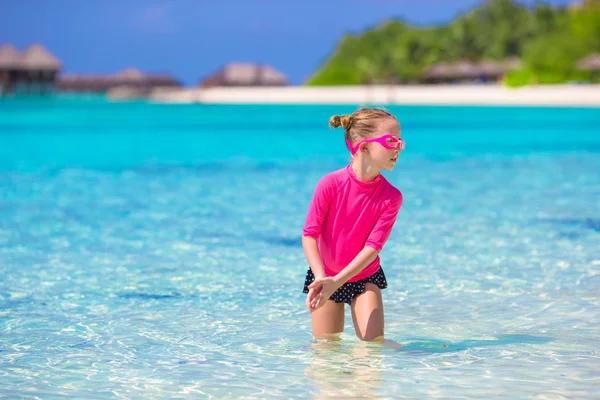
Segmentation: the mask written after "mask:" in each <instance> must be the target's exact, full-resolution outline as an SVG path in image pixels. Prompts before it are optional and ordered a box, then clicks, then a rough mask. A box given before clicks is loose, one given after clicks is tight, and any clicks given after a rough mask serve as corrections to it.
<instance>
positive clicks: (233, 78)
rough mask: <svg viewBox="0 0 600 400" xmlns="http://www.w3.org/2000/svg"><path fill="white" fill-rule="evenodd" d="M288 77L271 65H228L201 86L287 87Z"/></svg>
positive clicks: (205, 80)
mask: <svg viewBox="0 0 600 400" xmlns="http://www.w3.org/2000/svg"><path fill="white" fill-rule="evenodd" d="M286 85H288V80H287V77H286V76H285V75H284V74H283V73H281V72H279V71H277V70H276V69H274V68H273V67H271V66H269V65H257V64H250V63H232V64H227V65H226V66H225V67H223V68H221V69H220V70H219V71H217V72H216V73H214V74H212V75H210V76H209V77H208V78H206V79H204V80H203V81H202V82H201V83H200V86H203V87H211V86H286Z"/></svg>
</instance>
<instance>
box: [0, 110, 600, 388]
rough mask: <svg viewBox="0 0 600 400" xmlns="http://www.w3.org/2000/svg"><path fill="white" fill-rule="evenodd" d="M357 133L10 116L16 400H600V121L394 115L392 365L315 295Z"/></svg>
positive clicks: (92, 115)
mask: <svg viewBox="0 0 600 400" xmlns="http://www.w3.org/2000/svg"><path fill="white" fill-rule="evenodd" d="M353 109H354V107H349V106H337V107H336V106H225V105H211V106H206V105H152V104H146V103H120V104H110V103H106V102H104V101H103V100H101V99H97V98H89V99H76V98H70V99H69V98H63V99H41V100H20V101H17V100H13V101H4V102H0V397H2V396H6V397H8V398H38V397H39V398H59V397H62V396H68V397H71V398H114V397H121V398H144V399H146V398H347V397H351V396H355V397H374V398H404V397H406V398H473V397H479V398H511V399H514V398H540V399H542V398H548V399H550V398H551V399H560V398H580V399H585V398H589V399H592V398H597V397H598V390H599V386H598V384H599V382H600V372H599V371H600V350H599V347H600V200H599V199H600V173H599V171H600V110H599V109H576V108H491V107H405V106H403V107H389V109H390V110H391V111H392V112H394V113H395V114H396V115H397V116H398V117H399V119H400V121H401V123H402V126H403V129H404V131H403V137H404V138H405V140H406V143H407V149H406V151H405V152H404V153H403V154H402V156H401V158H400V161H399V162H398V165H397V167H396V170H395V171H393V172H391V173H385V175H386V177H387V178H388V179H389V180H390V181H391V182H392V183H393V184H394V185H396V186H397V187H398V188H400V189H401V190H402V192H403V194H404V205H403V208H402V210H401V211H400V215H399V218H398V222H397V224H396V227H395V229H394V232H393V233H392V235H391V237H390V239H389V242H388V244H387V246H386V248H385V249H384V251H383V252H382V254H381V257H382V265H383V267H384V270H385V273H386V275H387V279H388V283H389V288H388V289H386V290H385V291H384V292H383V296H384V307H385V316H386V337H387V338H388V339H389V340H393V341H394V342H397V343H399V344H401V345H402V347H401V348H400V349H393V348H389V347H382V346H380V345H375V344H366V343H361V342H359V341H357V340H356V339H355V337H354V333H353V327H352V324H351V318H350V314H349V309H347V312H346V329H345V332H344V334H343V335H342V339H343V340H342V341H341V342H337V343H315V342H313V341H312V338H311V328H310V316H309V314H308V312H307V311H306V309H305V306H304V294H302V292H301V291H302V284H303V282H304V274H305V271H306V262H305V260H304V256H303V252H302V248H301V246H300V234H301V230H302V226H303V222H304V216H305V212H306V208H307V206H308V202H309V201H310V197H311V195H312V191H313V189H314V186H315V184H316V182H317V180H318V179H319V178H320V177H321V176H322V175H324V174H326V173H328V172H330V171H332V170H334V169H336V168H340V167H342V166H343V165H345V163H346V162H347V160H348V154H347V152H346V151H345V149H344V144H343V139H342V134H341V132H340V131H330V130H329V129H328V128H327V121H328V119H329V117H330V116H331V115H332V114H334V113H342V112H350V111H352V110H353Z"/></svg>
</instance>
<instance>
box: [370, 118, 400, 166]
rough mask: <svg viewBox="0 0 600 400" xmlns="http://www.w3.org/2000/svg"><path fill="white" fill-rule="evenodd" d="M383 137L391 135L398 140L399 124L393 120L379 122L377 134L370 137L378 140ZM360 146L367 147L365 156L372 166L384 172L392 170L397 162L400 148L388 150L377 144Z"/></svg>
mask: <svg viewBox="0 0 600 400" xmlns="http://www.w3.org/2000/svg"><path fill="white" fill-rule="evenodd" d="M383 135H392V136H395V137H397V138H400V124H398V121H396V120H395V119H393V118H388V119H385V120H383V121H381V123H380V124H379V126H378V128H377V132H375V133H373V135H372V136H371V137H372V138H378V137H381V136H383ZM362 146H367V152H366V154H367V155H368V157H369V158H370V159H371V162H372V164H373V166H375V167H377V168H379V169H384V170H386V171H391V170H393V169H394V166H395V165H396V161H398V156H399V155H400V151H401V150H400V148H401V147H400V148H398V147H397V148H394V149H389V148H387V147H385V146H382V145H381V144H380V143H377V142H370V143H365V144H363V145H361V147H362Z"/></svg>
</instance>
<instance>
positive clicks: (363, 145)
mask: <svg viewBox="0 0 600 400" xmlns="http://www.w3.org/2000/svg"><path fill="white" fill-rule="evenodd" d="M367 144H368V143H362V144H361V145H360V151H362V152H363V153H368V152H369V148H368V146H367Z"/></svg>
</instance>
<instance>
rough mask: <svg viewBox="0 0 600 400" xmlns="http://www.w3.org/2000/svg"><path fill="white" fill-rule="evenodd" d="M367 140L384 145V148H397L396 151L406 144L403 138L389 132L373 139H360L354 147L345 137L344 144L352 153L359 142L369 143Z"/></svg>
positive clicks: (356, 148) (358, 145) (355, 150)
mask: <svg viewBox="0 0 600 400" xmlns="http://www.w3.org/2000/svg"><path fill="white" fill-rule="evenodd" d="M369 142H377V143H379V144H380V145H382V146H383V147H385V148H386V149H390V150H392V149H398V151H402V150H404V148H405V147H406V144H405V143H404V140H403V139H400V138H399V137H396V136H394V135H390V134H387V135H383V136H381V137H378V138H374V139H365V140H361V141H360V142H358V143H357V144H356V146H354V147H353V146H352V142H350V141H349V140H348V139H346V145H347V146H348V150H350V154H352V155H354V153H356V152H357V151H358V148H359V147H360V145H361V144H363V143H369Z"/></svg>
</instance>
